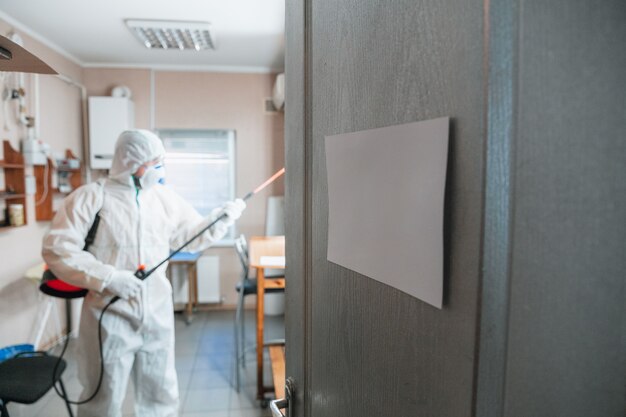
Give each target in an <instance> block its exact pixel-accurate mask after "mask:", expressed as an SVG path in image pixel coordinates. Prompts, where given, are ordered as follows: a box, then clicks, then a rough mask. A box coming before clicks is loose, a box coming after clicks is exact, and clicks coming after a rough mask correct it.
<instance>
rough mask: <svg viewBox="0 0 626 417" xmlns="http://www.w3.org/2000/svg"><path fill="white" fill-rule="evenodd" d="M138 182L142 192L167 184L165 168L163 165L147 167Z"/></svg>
mask: <svg viewBox="0 0 626 417" xmlns="http://www.w3.org/2000/svg"><path fill="white" fill-rule="evenodd" d="M137 182H138V183H139V186H140V187H141V189H142V190H147V189H149V188H152V187H154V186H155V185H157V184H165V167H164V166H163V164H161V163H159V164H156V165H151V166H149V167H147V169H146V171H145V172H144V173H143V175H142V176H141V178H139V179H138V181H137Z"/></svg>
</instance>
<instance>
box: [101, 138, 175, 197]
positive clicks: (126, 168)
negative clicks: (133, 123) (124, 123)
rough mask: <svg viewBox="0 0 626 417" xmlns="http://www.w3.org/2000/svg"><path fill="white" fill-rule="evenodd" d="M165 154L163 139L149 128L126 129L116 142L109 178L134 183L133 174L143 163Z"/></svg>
mask: <svg viewBox="0 0 626 417" xmlns="http://www.w3.org/2000/svg"><path fill="white" fill-rule="evenodd" d="M164 156H165V149H164V148H163V143H162V142H161V139H159V137H158V136H157V135H155V134H154V133H152V132H150V131H149V130H143V129H135V130H126V131H124V132H122V134H121V135H120V136H119V138H118V139H117V142H116V143H115V153H114V154H113V163H112V165H111V170H110V171H109V178H111V179H114V180H116V181H119V182H121V183H124V184H130V185H132V184H133V181H132V174H133V173H135V172H136V171H137V169H139V167H140V166H141V165H142V164H145V163H146V162H150V161H152V160H154V159H156V158H162V157H164Z"/></svg>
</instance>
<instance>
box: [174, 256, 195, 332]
mask: <svg viewBox="0 0 626 417" xmlns="http://www.w3.org/2000/svg"><path fill="white" fill-rule="evenodd" d="M200 255H201V253H191V252H180V253H177V254H176V255H174V257H173V258H172V259H170V263H169V266H173V265H185V266H186V267H187V287H188V294H189V295H188V297H187V305H186V306H185V322H186V323H187V324H189V323H191V320H192V319H193V308H194V306H196V305H197V304H198V259H199V258H200Z"/></svg>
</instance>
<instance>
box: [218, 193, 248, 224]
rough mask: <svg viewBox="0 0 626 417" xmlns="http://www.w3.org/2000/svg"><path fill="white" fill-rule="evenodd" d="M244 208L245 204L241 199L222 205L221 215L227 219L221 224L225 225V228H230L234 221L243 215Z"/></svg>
mask: <svg viewBox="0 0 626 417" xmlns="http://www.w3.org/2000/svg"><path fill="white" fill-rule="evenodd" d="M245 208H246V203H245V202H244V201H243V200H242V199H241V198H238V199H236V200H235V201H229V202H228V203H226V204H224V206H223V207H222V213H224V214H226V216H227V217H226V219H224V220H222V222H223V223H225V225H226V227H230V226H232V225H233V224H235V220H237V219H238V218H240V217H241V213H243V211H244V210H245Z"/></svg>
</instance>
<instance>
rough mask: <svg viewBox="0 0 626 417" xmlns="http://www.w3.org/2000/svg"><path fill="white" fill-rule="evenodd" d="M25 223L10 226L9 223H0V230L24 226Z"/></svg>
mask: <svg viewBox="0 0 626 417" xmlns="http://www.w3.org/2000/svg"><path fill="white" fill-rule="evenodd" d="M25 226H26V223H24V224H22V225H19V226H11V225H10V224H0V230H9V229H19V228H20V227H25Z"/></svg>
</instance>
